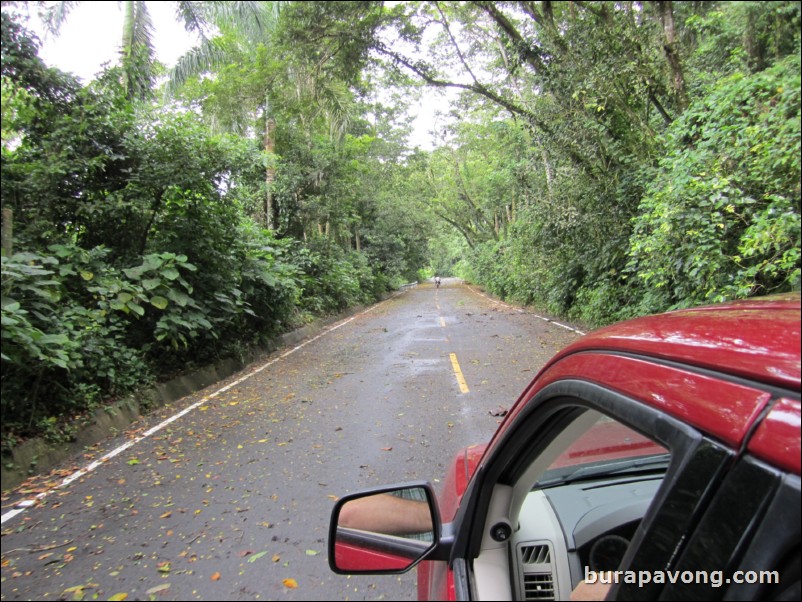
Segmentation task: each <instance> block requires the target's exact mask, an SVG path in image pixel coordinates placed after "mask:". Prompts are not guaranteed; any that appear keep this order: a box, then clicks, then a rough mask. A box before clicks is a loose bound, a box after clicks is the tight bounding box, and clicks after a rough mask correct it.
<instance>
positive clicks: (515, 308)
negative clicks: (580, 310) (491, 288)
mask: <svg viewBox="0 0 802 602" xmlns="http://www.w3.org/2000/svg"><path fill="white" fill-rule="evenodd" d="M468 289H469V290H471V291H473V292H474V293H475V294H477V295H479V296H481V297H484V298H485V299H487V300H488V301H491V302H493V303H496V304H497V305H503V306H504V307H508V308H509V309H511V310H514V311H517V312H518V313H521V314H523V313H526V312H525V311H524V310H523V309H521V308H519V307H513V306H512V305H510V304H508V303H504V301H499V300H498V299H493V298H492V297H489V296H488V295H485V294H484V293H482V292H480V291H477V290H474V289H473V287H470V286H469V287H468ZM532 315H533V316H535V317H536V318H540V319H541V320H543V321H544V322H548V323H549V324H554V325H555V326H559V327H560V328H565V329H566V330H570V331H571V332H575V333H577V334H579V335H582V336H585V335H586V334H587V333H586V332H582V331H581V330H577V329H576V328H573V327H571V326H567V325H565V324H560V323H559V322H555V321H554V320H552V319H550V318H546V317H545V316H541V315H538V314H536V313H533V314H532Z"/></svg>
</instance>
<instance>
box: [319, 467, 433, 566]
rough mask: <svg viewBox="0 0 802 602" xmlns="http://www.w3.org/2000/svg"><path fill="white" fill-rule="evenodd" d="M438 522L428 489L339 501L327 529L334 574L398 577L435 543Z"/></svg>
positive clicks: (412, 487) (401, 488) (402, 488)
mask: <svg viewBox="0 0 802 602" xmlns="http://www.w3.org/2000/svg"><path fill="white" fill-rule="evenodd" d="M439 529H440V518H439V514H438V512H437V505H436V502H435V496H434V492H433V491H432V488H431V485H429V484H428V483H413V484H409V485H398V486H394V487H388V488H381V489H371V490H368V491H362V492H358V493H354V494H351V495H348V496H345V497H343V498H342V499H340V500H339V501H338V502H337V504H336V505H335V506H334V509H333V510H332V515H331V524H330V526H329V566H330V567H331V569H332V570H333V571H334V572H335V573H341V574H356V573H370V574H379V573H403V572H406V571H408V570H409V569H411V568H412V567H413V566H415V565H416V564H417V563H418V562H420V561H421V560H423V559H424V558H425V557H426V556H427V555H428V554H429V553H430V552H431V551H432V550H433V549H434V548H435V547H436V546H437V543H438V539H439Z"/></svg>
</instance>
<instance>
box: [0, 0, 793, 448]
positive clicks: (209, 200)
mask: <svg viewBox="0 0 802 602" xmlns="http://www.w3.org/2000/svg"><path fill="white" fill-rule="evenodd" d="M73 4H74V3H55V4H53V3H33V2H32V3H27V5H26V3H15V2H3V4H2V8H3V11H2V206H3V255H2V413H3V423H2V435H3V446H4V447H7V446H12V445H14V444H15V442H17V441H19V440H20V439H22V438H25V437H28V436H31V435H32V434H36V433H50V434H55V433H57V432H59V429H58V425H59V424H61V423H62V422H63V421H64V419H65V418H70V417H74V416H76V415H79V414H81V413H82V412H86V411H88V410H91V409H93V408H96V407H99V406H100V405H101V404H103V403H104V402H106V401H107V400H110V399H114V398H117V397H119V396H122V395H125V394H128V393H130V392H132V391H134V390H135V389H136V388H137V387H140V386H142V385H144V384H147V383H150V382H153V381H154V380H155V379H160V378H165V377H168V376H170V375H172V374H175V373H177V372H179V371H181V370H185V369H187V368H188V367H191V366H197V365H202V364H205V363H208V362H210V361H213V360H214V359H216V358H219V357H222V356H229V355H232V354H237V353H238V352H239V351H240V350H241V349H243V348H244V347H246V346H248V345H252V344H258V343H259V342H260V341H264V340H265V339H266V338H269V337H271V336H274V335H276V334H277V333H280V332H282V331H285V330H287V329H290V328H293V327H296V326H298V325H301V324H303V323H305V322H308V321H310V320H312V319H313V318H314V317H315V316H319V315H322V314H327V313H336V312H338V311H341V310H343V309H344V308H346V307H349V306H352V305H356V304H361V303H369V302H372V301H373V300H375V299H377V298H379V297H380V296H381V295H382V294H383V293H385V292H387V291H389V290H392V289H393V288H395V287H398V286H399V285H401V284H403V283H405V282H409V281H413V280H416V279H421V278H426V277H430V276H431V275H433V274H434V273H437V274H439V275H442V276H448V275H456V276H460V277H463V278H466V279H469V280H470V281H472V282H475V283H478V284H481V285H483V286H485V287H486V288H487V289H488V290H490V291H491V292H493V293H495V294H496V295H498V296H501V297H503V298H506V299H511V300H513V301H516V302H519V303H525V304H530V305H533V306H535V307H537V308H539V309H541V310H543V311H547V312H550V313H552V314H556V315H559V316H562V317H565V318H568V319H573V320H577V321H582V322H584V323H586V324H589V325H601V324H605V323H609V322H612V321H616V320H620V319H624V318H628V317H632V316H636V315H641V314H645V313H653V312H658V311H662V310H668V309H672V308H678V307H685V306H691V305H698V304H703V303H711V302H716V301H720V300H725V299H735V298H743V297H749V296H753V295H765V294H772V293H778V292H785V291H791V290H799V287H800V3H799V2H670V1H669V2H584V1H583V2H578V1H574V2H545V1H542V2H430V1H425V2H392V3H389V2H333V1H328V2H228V3H213V2H191V3H190V2H176V3H174V4H175V5H176V9H177V11H176V15H177V16H176V18H177V19H180V20H181V21H182V22H183V23H184V24H185V25H186V26H187V28H188V30H192V31H195V32H196V33H198V35H199V40H200V42H199V45H198V47H197V48H195V49H193V50H192V51H191V52H190V53H189V54H187V55H186V56H185V57H184V58H182V59H181V60H180V61H179V63H178V64H177V65H176V66H175V67H174V68H172V69H167V68H165V67H164V66H162V65H160V64H159V63H157V62H156V61H154V58H153V57H154V55H153V48H152V42H151V38H150V33H151V31H150V29H149V28H150V26H151V24H150V23H149V19H148V11H147V3H145V2H124V3H121V4H122V5H123V8H124V10H125V11H126V20H125V30H124V32H122V35H121V44H120V49H121V51H120V55H119V57H118V59H117V60H114V61H112V62H111V63H110V64H109V66H108V68H106V69H105V70H104V71H103V72H102V73H100V74H98V76H97V77H96V79H94V80H93V81H91V82H89V83H83V82H81V81H79V80H77V79H76V78H75V77H74V76H72V75H70V74H67V73H63V72H60V71H58V70H57V69H54V68H51V67H48V66H47V65H45V64H44V63H43V62H42V60H41V59H40V58H39V57H38V51H39V41H38V39H37V37H36V36H35V35H34V34H33V33H32V31H31V29H30V28H29V27H28V25H27V24H26V14H27V13H26V11H36V10H41V11H43V13H44V14H46V17H47V19H48V22H49V23H50V25H51V27H52V28H53V29H54V30H57V29H58V27H59V26H60V24H61V23H63V22H64V20H65V19H67V20H68V19H69V18H70V14H69V9H70V8H71V6H72V5H73ZM424 89H426V90H430V91H431V90H433V89H434V90H438V89H439V90H450V91H452V93H453V96H452V98H453V101H452V111H451V114H450V115H449V116H448V119H447V120H445V121H442V123H446V125H443V126H440V127H438V130H437V131H436V132H432V136H433V137H434V141H435V145H434V146H433V148H434V150H424V149H422V148H420V147H415V146H413V143H412V142H411V141H410V132H411V129H410V116H409V108H410V107H414V106H415V102H416V99H417V95H418V94H419V93H420V91H421V90H424Z"/></svg>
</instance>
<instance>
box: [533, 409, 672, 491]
mask: <svg viewBox="0 0 802 602" xmlns="http://www.w3.org/2000/svg"><path fill="white" fill-rule="evenodd" d="M670 459H671V456H670V454H669V453H668V450H666V449H665V448H664V447H662V446H661V445H658V444H657V443H655V442H654V441H652V440H651V439H648V438H646V437H644V436H643V435H641V434H640V433H638V432H636V431H633V430H632V429H630V428H629V427H627V426H625V425H623V424H621V423H620V422H617V421H614V420H611V419H609V418H607V417H604V416H602V417H601V418H599V420H598V421H596V423H595V424H593V426H592V427H591V428H589V429H588V430H587V431H585V432H584V433H583V434H582V435H581V436H580V437H579V438H577V439H576V440H575V441H574V442H573V443H572V444H571V445H570V446H569V447H568V448H567V449H566V450H565V451H564V452H563V453H562V454H560V455H559V456H558V457H557V459H556V460H555V461H554V462H552V464H551V465H550V466H549V468H548V469H547V470H546V471H545V472H544V473H543V474H542V475H541V476H540V478H539V479H538V480H537V482H536V483H535V488H543V487H554V486H556V485H561V484H565V483H572V482H576V481H581V480H592V479H598V478H601V477H606V476H612V475H634V474H649V473H653V474H654V473H657V474H662V473H663V472H665V470H666V468H667V467H668V463H669V461H670Z"/></svg>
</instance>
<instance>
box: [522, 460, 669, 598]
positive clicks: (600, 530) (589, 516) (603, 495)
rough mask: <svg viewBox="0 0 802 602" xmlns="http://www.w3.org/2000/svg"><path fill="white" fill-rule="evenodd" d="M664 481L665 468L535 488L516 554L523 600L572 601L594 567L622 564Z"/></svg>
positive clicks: (605, 568)
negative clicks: (575, 589) (572, 592)
mask: <svg viewBox="0 0 802 602" xmlns="http://www.w3.org/2000/svg"><path fill="white" fill-rule="evenodd" d="M662 480H663V472H662V471H652V472H650V473H647V474H637V475H621V476H613V477H606V478H603V479H592V480H580V481H578V482H573V483H570V482H569V483H562V484H559V485H556V486H544V487H536V488H534V489H533V490H532V491H531V492H530V493H529V494H528V495H527V497H526V499H525V500H524V503H523V506H522V507H521V512H520V515H519V524H518V528H517V530H515V532H514V534H513V537H512V541H511V545H510V554H511V556H512V558H511V565H512V567H513V571H512V575H511V576H512V578H513V583H512V592H513V595H514V597H515V599H517V600H567V599H569V597H570V594H571V591H572V589H573V588H574V587H575V586H576V585H577V584H578V583H579V582H580V581H581V580H582V579H583V578H584V576H585V567H588V569H589V570H591V571H609V570H615V569H617V568H618V566H619V564H620V562H621V560H622V558H623V556H624V553H625V552H626V550H627V548H628V546H629V543H630V541H632V538H633V536H634V534H635V531H636V530H637V528H638V525H639V524H640V521H641V520H642V519H643V516H644V515H645V513H646V510H647V509H648V507H649V505H650V503H651V501H652V499H653V497H654V496H655V494H656V492H657V489H658V488H659V487H660V484H661V483H662Z"/></svg>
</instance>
